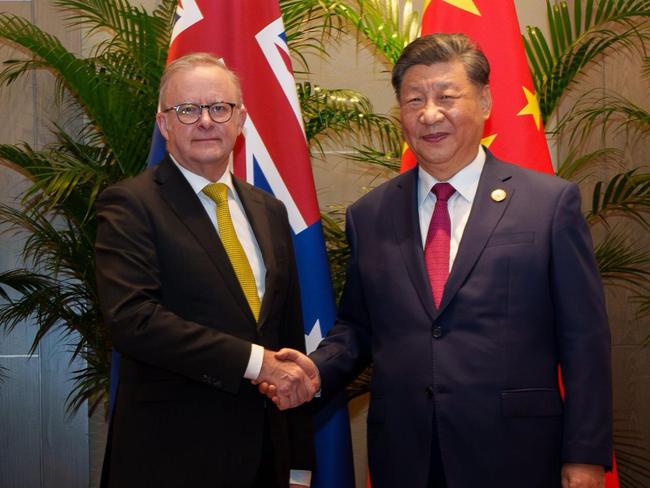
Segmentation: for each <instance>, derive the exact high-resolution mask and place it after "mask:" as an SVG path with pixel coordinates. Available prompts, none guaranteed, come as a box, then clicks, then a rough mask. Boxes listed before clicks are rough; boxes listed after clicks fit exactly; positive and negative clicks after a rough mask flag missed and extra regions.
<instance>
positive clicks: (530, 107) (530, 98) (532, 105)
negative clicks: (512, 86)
mask: <svg viewBox="0 0 650 488" xmlns="http://www.w3.org/2000/svg"><path fill="white" fill-rule="evenodd" d="M522 88H523V89H524V96H525V97H526V101H527V102H528V103H526V106H525V107H524V108H522V109H521V110H520V111H519V113H518V114H517V115H532V116H533V119H534V120H535V127H537V130H539V126H540V122H541V120H542V112H541V111H540V110H539V103H538V102H537V97H536V96H535V94H534V93H533V92H531V91H529V90H528V88H526V87H525V86H524V87H522Z"/></svg>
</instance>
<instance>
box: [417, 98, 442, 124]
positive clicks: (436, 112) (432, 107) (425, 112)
mask: <svg viewBox="0 0 650 488" xmlns="http://www.w3.org/2000/svg"><path fill="white" fill-rule="evenodd" d="M443 118H444V114H443V113H442V110H441V109H440V107H439V106H438V104H437V103H436V102H435V101H433V100H430V101H428V102H427V103H426V105H425V106H424V107H423V108H422V112H421V113H420V122H422V123H423V124H426V125H431V124H435V123H436V122H439V121H440V120H442V119H443Z"/></svg>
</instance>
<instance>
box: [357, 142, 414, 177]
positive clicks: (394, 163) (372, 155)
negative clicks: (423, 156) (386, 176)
mask: <svg viewBox="0 0 650 488" xmlns="http://www.w3.org/2000/svg"><path fill="white" fill-rule="evenodd" d="M347 158H348V159H351V160H353V161H359V162H361V163H367V164H372V165H375V166H379V167H382V168H386V169H389V170H391V171H395V172H398V171H399V170H400V167H401V165H402V151H401V148H399V149H398V148H390V149H386V150H383V149H382V148H377V147H374V146H368V145H362V146H360V147H357V148H356V151H355V152H354V153H352V154H349V155H348V156H347Z"/></svg>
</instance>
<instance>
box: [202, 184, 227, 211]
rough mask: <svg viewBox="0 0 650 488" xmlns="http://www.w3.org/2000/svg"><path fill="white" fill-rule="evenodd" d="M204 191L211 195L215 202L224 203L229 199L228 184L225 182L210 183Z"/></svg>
mask: <svg viewBox="0 0 650 488" xmlns="http://www.w3.org/2000/svg"><path fill="white" fill-rule="evenodd" d="M203 193H205V194H206V195H207V196H208V197H210V198H211V199H212V200H213V201H214V203H216V204H217V206H219V205H223V204H224V203H226V202H227V201H228V185H226V184H225V183H210V184H209V185H205V187H204V188H203Z"/></svg>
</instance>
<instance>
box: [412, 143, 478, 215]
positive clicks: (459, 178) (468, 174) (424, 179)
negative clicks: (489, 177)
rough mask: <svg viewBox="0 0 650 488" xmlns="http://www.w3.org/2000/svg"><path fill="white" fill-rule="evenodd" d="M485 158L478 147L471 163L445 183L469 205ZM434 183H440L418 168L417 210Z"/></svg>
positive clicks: (474, 193)
mask: <svg viewBox="0 0 650 488" xmlns="http://www.w3.org/2000/svg"><path fill="white" fill-rule="evenodd" d="M485 158H486V156H485V150H484V149H483V146H479V148H478V153H477V155H476V157H475V158H474V159H473V160H472V162H471V163H469V164H468V165H467V166H465V167H464V168H463V169H461V170H460V171H459V172H458V173H456V174H455V175H454V176H452V177H451V178H450V179H449V180H448V181H447V183H450V184H451V185H452V186H453V187H454V188H455V189H456V193H458V194H459V195H460V196H461V197H463V198H464V199H465V200H467V201H468V202H469V203H470V204H471V203H472V202H473V201H474V197H475V196H476V190H477V188H478V181H479V179H480V178H481V172H482V171H483V166H485ZM436 183H440V181H439V180H437V179H436V178H434V177H433V176H431V175H430V174H429V173H427V172H426V171H425V170H423V169H422V167H421V166H419V167H418V208H419V207H420V206H421V205H422V203H424V200H425V199H426V198H427V197H428V196H429V194H430V193H431V188H433V185H435V184H436Z"/></svg>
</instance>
